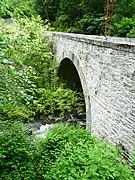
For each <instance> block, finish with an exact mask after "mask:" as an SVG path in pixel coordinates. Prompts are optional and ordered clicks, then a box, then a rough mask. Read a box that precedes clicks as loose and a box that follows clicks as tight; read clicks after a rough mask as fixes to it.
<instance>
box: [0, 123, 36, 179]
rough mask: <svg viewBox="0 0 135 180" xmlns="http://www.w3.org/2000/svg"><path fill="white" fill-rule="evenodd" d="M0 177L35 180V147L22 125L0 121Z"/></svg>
mask: <svg viewBox="0 0 135 180" xmlns="http://www.w3.org/2000/svg"><path fill="white" fill-rule="evenodd" d="M0 142H1V145H0V179H1V180H13V179H14V180H35V179H36V173H35V166H34V165H35V163H34V152H35V150H36V147H35V145H34V141H33V139H32V137H30V136H29V135H28V134H27V133H26V131H25V130H24V128H23V127H22V125H21V124H20V123H18V122H15V123H13V124H12V123H2V122H0Z"/></svg>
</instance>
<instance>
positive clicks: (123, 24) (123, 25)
mask: <svg viewBox="0 0 135 180" xmlns="http://www.w3.org/2000/svg"><path fill="white" fill-rule="evenodd" d="M134 28H135V19H134V18H122V19H121V21H120V22H119V23H114V25H113V26H112V35H115V36H120V37H134V35H133V29H134Z"/></svg>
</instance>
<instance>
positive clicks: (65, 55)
mask: <svg viewBox="0 0 135 180" xmlns="http://www.w3.org/2000/svg"><path fill="white" fill-rule="evenodd" d="M60 55H61V56H60V57H57V62H58V63H59V67H60V65H61V63H62V62H63V61H64V60H65V59H68V60H70V61H71V62H72V64H73V66H74V67H75V69H76V70H77V73H78V76H79V79H80V82H81V86H82V90H83V94H84V99H85V106H86V128H87V129H88V130H91V121H92V120H91V103H90V96H89V95H88V94H89V93H88V88H87V83H86V78H85V76H84V73H83V70H82V67H81V66H80V62H79V60H78V59H77V57H76V56H75V55H74V53H72V52H69V51H64V52H63V53H60Z"/></svg>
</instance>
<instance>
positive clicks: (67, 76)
mask: <svg viewBox="0 0 135 180" xmlns="http://www.w3.org/2000/svg"><path fill="white" fill-rule="evenodd" d="M58 76H59V79H60V82H62V83H64V84H65V86H66V88H70V89H71V90H73V91H75V92H76V94H77V99H78V104H79V105H81V106H82V109H83V111H82V112H78V113H76V111H75V113H74V114H72V115H71V116H72V121H71V122H75V123H77V124H79V125H81V126H83V127H86V105H85V99H84V93H83V88H82V84H81V80H80V77H79V74H78V72H77V69H76V67H75V65H74V64H73V62H72V61H71V60H70V59H69V58H65V59H63V60H62V61H61V63H60V66H59V70H58Z"/></svg>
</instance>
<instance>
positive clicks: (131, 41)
mask: <svg viewBox="0 0 135 180" xmlns="http://www.w3.org/2000/svg"><path fill="white" fill-rule="evenodd" d="M51 33H52V34H53V35H54V36H59V37H63V38H67V39H71V40H73V41H77V42H83V43H87V44H92V45H96V46H100V47H106V48H112V49H117V50H121V51H125V52H131V53H135V38H120V37H108V38H107V39H106V38H105V37H104V36H95V35H83V34H74V33H62V32H51Z"/></svg>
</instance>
